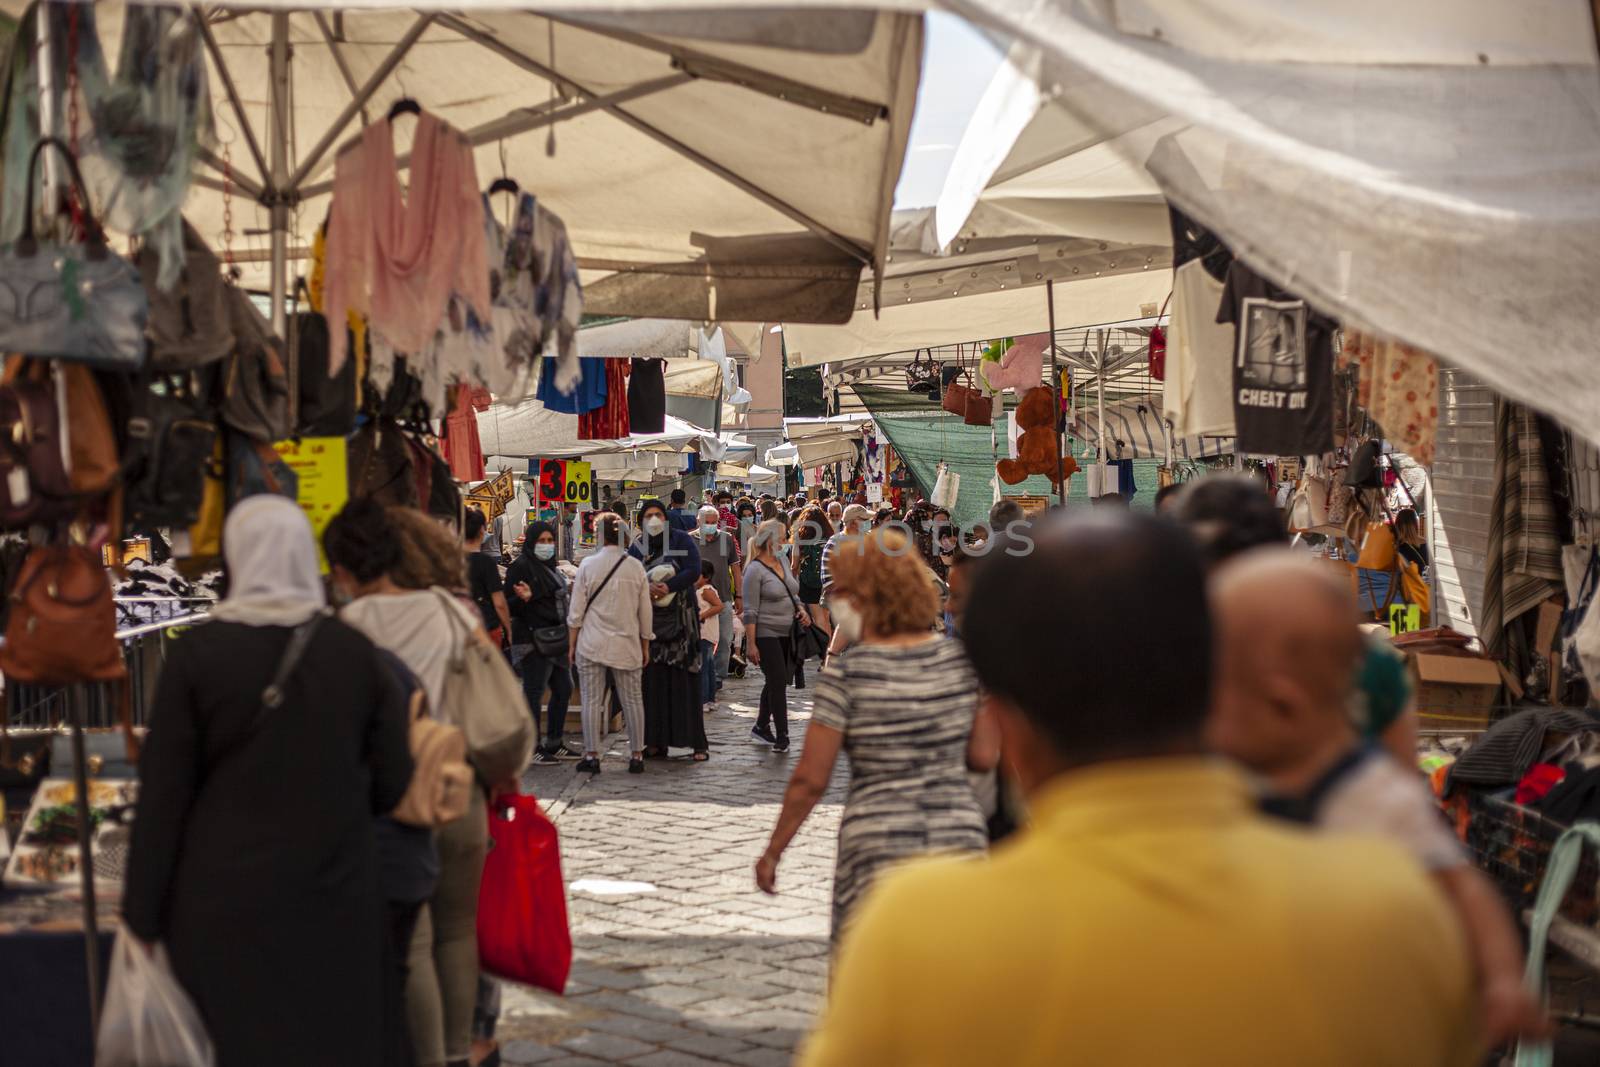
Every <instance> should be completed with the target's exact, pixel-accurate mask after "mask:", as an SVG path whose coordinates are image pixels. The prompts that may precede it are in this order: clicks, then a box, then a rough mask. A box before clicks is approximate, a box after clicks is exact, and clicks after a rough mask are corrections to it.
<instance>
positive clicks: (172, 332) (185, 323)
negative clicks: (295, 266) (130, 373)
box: [136, 220, 233, 373]
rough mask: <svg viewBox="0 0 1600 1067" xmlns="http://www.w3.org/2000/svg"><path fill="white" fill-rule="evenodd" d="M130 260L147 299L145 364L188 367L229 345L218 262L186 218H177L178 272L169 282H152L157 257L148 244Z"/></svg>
mask: <svg viewBox="0 0 1600 1067" xmlns="http://www.w3.org/2000/svg"><path fill="white" fill-rule="evenodd" d="M136 262H137V263H138V266H139V277H140V279H141V280H142V281H143V282H144V289H145V295H146V296H147V297H148V298H149V300H150V317H149V319H148V320H147V321H146V323H145V337H146V339H147V340H148V342H149V352H150V369H151V370H154V371H156V372H158V373H165V372H170V371H181V370H193V369H195V368H196V367H202V366H205V365H206V364H208V363H214V362H216V361H217V360H219V359H222V358H223V357H224V356H226V355H228V354H229V353H231V352H232V351H233V324H232V322H231V320H230V318H229V315H228V307H227V303H226V301H225V296H226V290H227V289H228V285H227V283H226V282H225V281H224V280H223V277H222V264H221V263H220V262H219V261H218V260H217V257H216V255H215V254H213V253H212V251H211V249H210V248H208V247H206V243H205V241H204V240H202V239H201V237H200V235H199V234H198V233H196V232H195V230H194V227H193V226H190V225H189V223H188V221H187V220H185V221H184V224H183V273H182V275H180V276H179V278H178V280H177V281H176V282H174V283H173V284H172V288H170V289H168V290H165V291H163V290H162V289H161V288H160V286H158V285H157V284H156V275H157V272H158V271H159V269H160V257H159V256H158V255H156V251H155V249H154V248H153V247H152V246H150V245H148V244H147V245H145V247H144V248H142V249H140V251H139V254H138V256H137V257H136Z"/></svg>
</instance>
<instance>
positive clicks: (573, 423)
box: [478, 400, 717, 459]
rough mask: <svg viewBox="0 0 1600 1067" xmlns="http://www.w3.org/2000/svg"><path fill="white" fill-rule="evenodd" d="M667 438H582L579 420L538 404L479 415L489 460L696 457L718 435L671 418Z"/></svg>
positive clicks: (663, 435)
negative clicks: (703, 443) (644, 453)
mask: <svg viewBox="0 0 1600 1067" xmlns="http://www.w3.org/2000/svg"><path fill="white" fill-rule="evenodd" d="M665 426H666V429H665V431H664V432H662V433H644V434H630V435H629V436H627V437H622V438H618V439H616V440H612V441H584V440H579V438H578V416H576V415H566V414H562V413H561V412H558V411H551V410H550V409H549V408H547V407H545V406H544V405H543V404H541V403H539V401H537V400H525V401H522V402H521V403H518V404H501V403H495V404H491V405H490V406H489V409H488V410H487V411H480V412H478V439H479V441H481V442H482V446H483V454H484V455H486V456H522V457H531V456H541V457H547V458H553V459H560V458H571V459H575V458H579V457H582V456H592V455H604V454H607V453H616V452H633V451H639V450H647V451H651V452H690V451H694V450H695V449H696V448H698V446H699V443H700V440H701V438H705V437H709V438H711V439H712V440H716V436H717V435H716V434H714V433H712V432H711V431H710V430H703V429H701V428H700V427H698V426H694V425H692V424H690V423H687V422H684V421H683V420H682V419H676V418H673V417H672V416H671V415H668V416H667V419H666V423H665Z"/></svg>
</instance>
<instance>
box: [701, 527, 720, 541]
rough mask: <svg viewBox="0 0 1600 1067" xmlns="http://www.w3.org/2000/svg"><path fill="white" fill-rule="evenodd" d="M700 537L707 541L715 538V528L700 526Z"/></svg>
mask: <svg viewBox="0 0 1600 1067" xmlns="http://www.w3.org/2000/svg"><path fill="white" fill-rule="evenodd" d="M700 536H701V537H704V538H705V539H706V540H707V541H709V540H711V539H712V538H713V537H715V536H717V528H716V527H715V526H702V527H700Z"/></svg>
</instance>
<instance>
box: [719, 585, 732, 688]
mask: <svg viewBox="0 0 1600 1067" xmlns="http://www.w3.org/2000/svg"><path fill="white" fill-rule="evenodd" d="M731 655H733V598H732V597H729V598H728V599H727V600H725V601H723V604H722V614H721V615H718V616H717V685H716V687H717V689H721V688H722V683H724V682H726V681H727V680H728V657H729V656H731Z"/></svg>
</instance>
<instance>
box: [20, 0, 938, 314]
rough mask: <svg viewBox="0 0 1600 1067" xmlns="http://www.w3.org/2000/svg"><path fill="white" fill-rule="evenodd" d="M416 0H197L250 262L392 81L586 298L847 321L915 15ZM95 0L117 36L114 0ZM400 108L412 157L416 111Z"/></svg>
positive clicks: (199, 196) (879, 204)
mask: <svg viewBox="0 0 1600 1067" xmlns="http://www.w3.org/2000/svg"><path fill="white" fill-rule="evenodd" d="M291 6H292V7H293V8H294V9H295V10H293V11H289V10H287V9H288V8H289V7H291ZM417 6H418V5H406V7H405V8H396V7H394V6H393V5H390V6H387V7H383V8H381V9H380V6H379V5H375V4H366V3H357V4H348V3H342V4H338V5H334V4H331V3H328V4H321V5H318V4H315V3H312V4H309V5H308V4H304V3H295V4H293V5H278V4H266V5H262V4H255V3H251V4H248V5H243V4H241V5H237V6H234V7H228V6H227V5H224V6H223V7H214V6H211V5H207V6H206V8H205V9H204V10H205V11H206V13H207V14H206V19H207V25H206V32H207V34H208V38H209V39H208V42H207V44H208V53H209V55H210V57H211V67H212V71H211V73H212V77H211V86H212V92H213V99H214V105H215V110H216V113H217V116H218V119H219V136H220V139H221V140H222V141H223V142H224V143H226V144H227V145H228V149H227V150H228V152H229V153H230V155H231V165H230V167H229V170H230V171H231V178H230V179H229V183H230V184H231V185H232V194H233V212H234V215H235V221H234V229H235V231H237V232H239V233H240V234H241V235H242V237H241V240H240V241H239V242H236V244H235V248H234V251H235V252H236V253H239V254H240V256H241V257H242V258H243V259H245V260H246V261H247V265H254V266H255V267H256V268H257V269H258V270H259V269H260V268H261V265H262V264H263V263H264V262H265V261H266V260H267V258H268V240H269V239H268V234H269V231H270V228H271V227H272V226H273V219H274V215H275V214H276V215H277V216H278V221H279V223H280V224H281V225H282V226H284V227H286V228H287V229H288V230H289V238H288V246H289V248H290V250H292V251H295V252H299V253H302V254H303V251H304V249H306V248H307V247H308V246H309V245H310V242H311V237H312V232H313V229H314V228H315V227H316V226H317V225H319V224H320V223H321V221H322V219H323V217H324V215H325V214H326V211H327V204H328V191H329V182H330V181H331V178H332V175H333V163H334V157H335V148H336V147H337V145H338V144H340V143H341V142H343V141H345V140H346V139H347V138H349V137H350V136H352V135H353V134H355V133H357V132H359V130H360V129H361V126H362V124H363V123H364V122H365V121H367V120H381V119H382V118H383V116H384V115H385V114H386V112H387V109H388V107H389V105H390V103H391V102H392V101H394V100H395V99H397V98H399V97H401V96H403V95H404V96H409V97H412V98H414V99H416V100H418V101H419V102H420V103H421V104H422V105H423V106H424V107H425V108H428V109H429V110H431V111H432V112H433V113H435V114H436V115H438V116H439V117H441V118H443V119H446V120H448V121H449V122H451V123H452V124H453V125H455V126H457V127H458V128H460V129H462V130H465V131H467V132H468V134H469V136H471V137H472V139H473V140H474V142H475V143H477V144H478V145H479V148H478V153H477V163H478V172H479V176H480V178H481V179H482V183H483V184H484V185H485V186H487V184H488V183H489V181H490V179H491V178H493V177H497V176H499V175H500V174H501V173H502V168H503V169H504V172H505V173H508V174H510V175H511V176H512V177H514V178H516V179H517V180H518V181H519V182H520V183H521V184H522V186H523V187H524V188H525V189H527V190H529V191H531V192H533V193H535V194H536V195H537V196H538V197H539V198H540V199H541V201H542V202H543V203H545V204H547V205H548V206H549V207H551V208H552V209H553V210H555V211H556V212H557V213H558V214H560V215H561V216H562V217H563V219H564V220H565V222H566V224H567V228H568V233H569V235H570V237H571V238H572V241H573V244H574V248H575V250H576V253H577V255H578V257H579V265H580V267H581V268H582V270H583V274H584V281H585V283H586V294H585V295H586V306H587V309H588V310H589V311H591V312H596V313H607V314H621V315H637V316H660V317H671V318H684V319H695V320H702V321H705V320H716V319H719V318H728V319H745V320H764V319H777V318H780V317H783V318H789V319H791V320H794V321H800V320H805V319H811V320H829V319H833V320H841V319H842V318H844V317H845V316H846V315H847V314H848V310H849V306H850V304H851V302H852V300H853V297H854V294H855V291H856V285H857V282H858V280H859V278H860V275H861V267H862V265H863V264H871V263H872V262H874V261H881V259H882V257H883V256H884V255H885V253H886V249H887V241H888V226H889V210H890V204H891V200H892V196H893V190H894V186H895V183H896V180H897V179H898V176H899V172H900V165H901V162H902V160H903V158H904V152H905V144H906V139H907V136H908V131H909V129H910V122H911V114H912V110H913V107H914V103H915V99H916V90H917V82H918V77H919V71H920V62H921V51H922V49H921V40H922V23H921V17H920V15H916V14H906V13H890V12H879V11H859V10H840V9H832V8H830V9H829V10H827V11H826V12H825V13H824V12H823V11H822V10H821V9H820V8H818V9H816V10H803V9H805V8H806V7H807V6H808V5H806V4H803V3H802V4H800V5H798V8H799V9H800V10H797V9H796V5H785V7H784V8H783V9H772V10H768V9H743V10H740V11H737V12H729V11H724V12H719V13H715V14H708V13H706V12H684V11H681V10H678V9H680V8H681V7H682V6H683V5H681V4H678V3H674V2H673V0H656V2H638V0H632V2H629V3H627V4H624V5H617V4H593V3H585V2H583V0H578V2H575V3H563V4H561V5H558V6H559V8H560V13H559V14H549V15H546V14H538V13H534V12H531V11H527V10H509V9H507V7H508V5H481V4H474V3H472V2H471V0H464V2H463V0H457V2H452V3H450V4H448V5H443V4H426V3H425V4H423V5H420V6H421V7H422V8H424V9H426V10H421V11H418V10H413V9H412V8H416V7H417ZM619 6H621V7H625V8H626V9H627V10H628V11H629V14H627V15H620V14H618V13H616V10H615V9H616V8H618V7H619ZM0 7H3V8H4V9H5V10H7V11H9V12H11V13H13V14H16V13H19V12H20V11H21V10H22V9H23V7H24V4H23V3H22V2H21V0H5V2H4V3H3V4H0ZM308 8H309V9H308ZM441 8H448V10H440V9H441ZM607 9H609V10H607ZM93 10H94V13H95V18H96V19H97V20H98V22H99V28H100V33H101V36H102V39H103V41H104V43H105V46H106V50H107V54H108V55H110V56H115V55H116V41H117V40H118V39H119V37H120V25H121V21H122V17H123V14H124V10H125V9H124V6H123V5H122V4H121V3H103V4H97V5H95V6H94V9H93ZM280 46H281V47H280ZM218 57H220V58H221V59H222V60H223V61H224V63H225V66H226V76H225V77H224V76H222V71H221V70H220V69H218V67H217V63H216V61H217V59H218ZM275 73H276V74H281V75H282V76H281V78H275V77H274V74H275ZM275 97H276V98H278V99H280V100H281V101H282V104H283V109H284V113H285V114H287V115H289V116H291V117H292V119H293V122H292V124H289V127H288V129H287V130H286V131H285V132H286V136H285V137H284V138H283V139H281V140H280V139H279V138H278V137H276V136H273V137H269V133H274V132H275V130H276V129H277V127H278V126H279V125H280V124H277V123H274V122H272V121H270V120H269V105H270V103H271V101H272V99H273V98H275ZM397 128H398V131H399V132H398V135H397V142H398V143H397V149H398V150H400V151H402V153H403V151H404V149H405V148H406V147H407V145H408V143H409V138H410V134H411V124H410V123H404V122H402V123H400V124H399V125H398V127H397ZM549 138H553V139H551V140H550V141H549V143H550V145H551V146H553V154H549V153H547V139H549ZM280 147H281V149H282V153H283V154H282V156H281V158H280V155H279V149H280ZM221 152H222V149H220V148H219V149H218V155H220V154H221ZM502 153H503V157H502ZM222 170H223V168H222V166H221V160H220V159H216V160H214V161H213V165H212V169H211V170H208V171H207V172H206V173H204V174H203V175H202V176H201V177H200V183H199V184H198V185H197V186H196V188H195V189H194V190H193V191H192V193H191V196H190V199H189V202H188V204H187V205H186V213H187V214H188V215H189V217H190V218H191V219H192V220H193V221H194V223H195V224H196V226H197V228H198V229H199V231H200V233H201V235H202V236H203V237H204V238H205V239H207V240H208V241H211V242H214V243H220V241H219V238H220V236H221V234H222V231H223V225H222V217H223V196H222V192H221V189H222V186H223V185H224V184H225V183H224V181H223V174H222ZM252 201H255V203H252ZM268 204H277V205H278V207H276V208H270V207H268V206H265V205H268ZM263 277H264V275H263V274H256V275H255V279H256V280H257V281H260V280H261V279H262V278H263ZM282 284H283V283H282V282H281V280H280V281H279V285H282Z"/></svg>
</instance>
